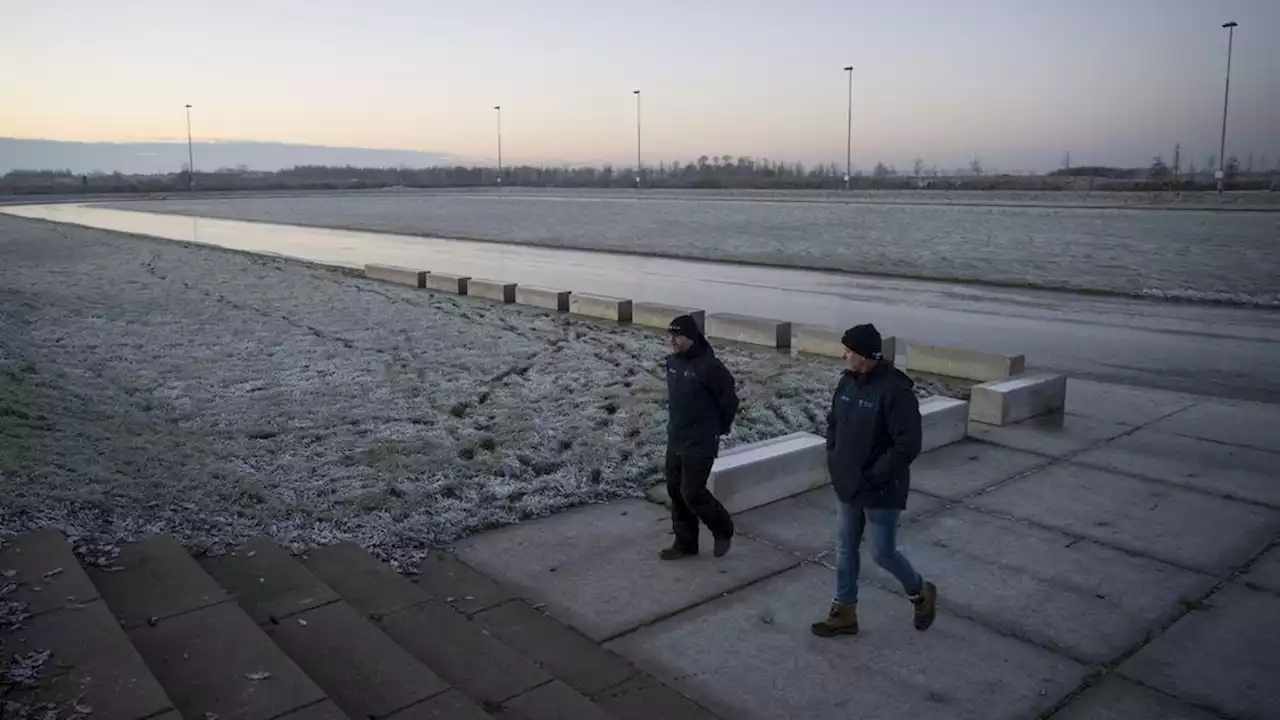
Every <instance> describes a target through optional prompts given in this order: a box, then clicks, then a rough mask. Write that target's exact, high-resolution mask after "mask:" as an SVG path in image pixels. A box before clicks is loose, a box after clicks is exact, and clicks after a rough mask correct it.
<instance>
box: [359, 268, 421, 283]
mask: <svg viewBox="0 0 1280 720" xmlns="http://www.w3.org/2000/svg"><path fill="white" fill-rule="evenodd" d="M427 274H428V273H427V271H426V270H418V269H417V268H409V267H401V266H399V265H365V266H364V276H365V277H367V278H369V279H370V280H381V281H383V282H391V283H396V284H398V285H410V286H412V287H416V288H420V287H426V278H427Z"/></svg>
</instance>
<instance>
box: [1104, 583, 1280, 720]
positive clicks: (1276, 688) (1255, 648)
mask: <svg viewBox="0 0 1280 720" xmlns="http://www.w3.org/2000/svg"><path fill="white" fill-rule="evenodd" d="M1207 604H1208V609H1206V610H1197V611H1193V612H1191V613H1190V614H1188V615H1187V616H1186V617H1183V618H1182V619H1181V620H1179V621H1178V622H1176V623H1174V625H1173V626H1172V627H1170V628H1169V629H1168V630H1167V631H1165V632H1164V634H1162V635H1160V636H1159V637H1157V638H1156V639H1154V640H1152V641H1151V643H1150V644H1149V645H1147V646H1146V647H1144V648H1143V649H1142V650H1140V651H1139V652H1138V653H1137V654H1136V655H1134V656H1133V657H1132V658H1130V659H1129V660H1128V661H1127V662H1125V663H1124V664H1123V665H1121V666H1120V668H1119V672H1120V673H1121V674H1123V675H1126V676H1128V677H1131V678H1133V679H1135V680H1138V681H1139V682H1142V683H1144V684H1146V685H1150V686H1152V687H1155V688H1158V689H1160V690H1162V691H1164V692H1166V693H1168V694H1170V695H1173V696H1175V697H1178V698H1182V699H1184V700H1188V701H1190V702H1194V703H1197V704H1201V705H1207V706H1210V707H1213V708H1217V709H1219V710H1222V711H1224V712H1225V713H1228V714H1231V715H1235V716H1241V717H1249V718H1275V717H1280V684H1277V683H1276V678H1280V652H1276V648H1277V647H1280V597H1277V596H1275V595H1273V594H1271V593H1267V592H1263V591H1261V590H1254V589H1253V588H1249V587H1246V586H1244V585H1240V584H1237V583H1229V584H1227V585H1226V586H1224V587H1223V588H1222V589H1221V590H1220V591H1218V592H1217V593H1214V594H1213V596H1211V597H1210V598H1209V600H1208V601H1207Z"/></svg>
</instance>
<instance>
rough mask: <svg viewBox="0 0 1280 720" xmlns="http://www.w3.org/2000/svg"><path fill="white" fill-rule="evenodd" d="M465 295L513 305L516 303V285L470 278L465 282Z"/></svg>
mask: <svg viewBox="0 0 1280 720" xmlns="http://www.w3.org/2000/svg"><path fill="white" fill-rule="evenodd" d="M467 294H468V295H470V296H472V297H478V298H484V299H485V300H493V301H495V302H500V303H513V302H515V301H516V284H515V283H508V282H502V281H501V280H480V279H478V278H471V279H470V280H468V281H467Z"/></svg>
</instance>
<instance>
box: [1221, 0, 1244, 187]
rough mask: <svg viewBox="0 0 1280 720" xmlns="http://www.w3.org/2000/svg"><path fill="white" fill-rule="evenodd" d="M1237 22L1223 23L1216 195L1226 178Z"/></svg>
mask: <svg viewBox="0 0 1280 720" xmlns="http://www.w3.org/2000/svg"><path fill="white" fill-rule="evenodd" d="M1237 25H1239V23H1237V22H1228V23H1223V24H1222V27H1224V28H1226V29H1227V82H1226V89H1224V90H1223V92H1222V139H1221V140H1220V141H1219V142H1218V194H1219V195H1221V194H1222V186H1223V181H1224V179H1225V178H1226V176H1227V101H1228V100H1229V99H1230V98H1231V46H1232V44H1233V43H1234V42H1235V37H1236V26H1237Z"/></svg>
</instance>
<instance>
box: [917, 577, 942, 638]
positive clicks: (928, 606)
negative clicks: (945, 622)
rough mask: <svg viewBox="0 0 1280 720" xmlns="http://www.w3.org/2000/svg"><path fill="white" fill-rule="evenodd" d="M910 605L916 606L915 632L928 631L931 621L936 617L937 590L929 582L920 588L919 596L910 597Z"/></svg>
mask: <svg viewBox="0 0 1280 720" xmlns="http://www.w3.org/2000/svg"><path fill="white" fill-rule="evenodd" d="M911 604H912V605H915V606H916V613H915V626H916V629H917V630H928V629H929V626H931V625H933V619H934V618H935V617H937V616H938V588H937V586H935V585H934V584H933V583H931V582H927V583H925V584H924V587H922V588H920V594H919V595H912V596H911Z"/></svg>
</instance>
